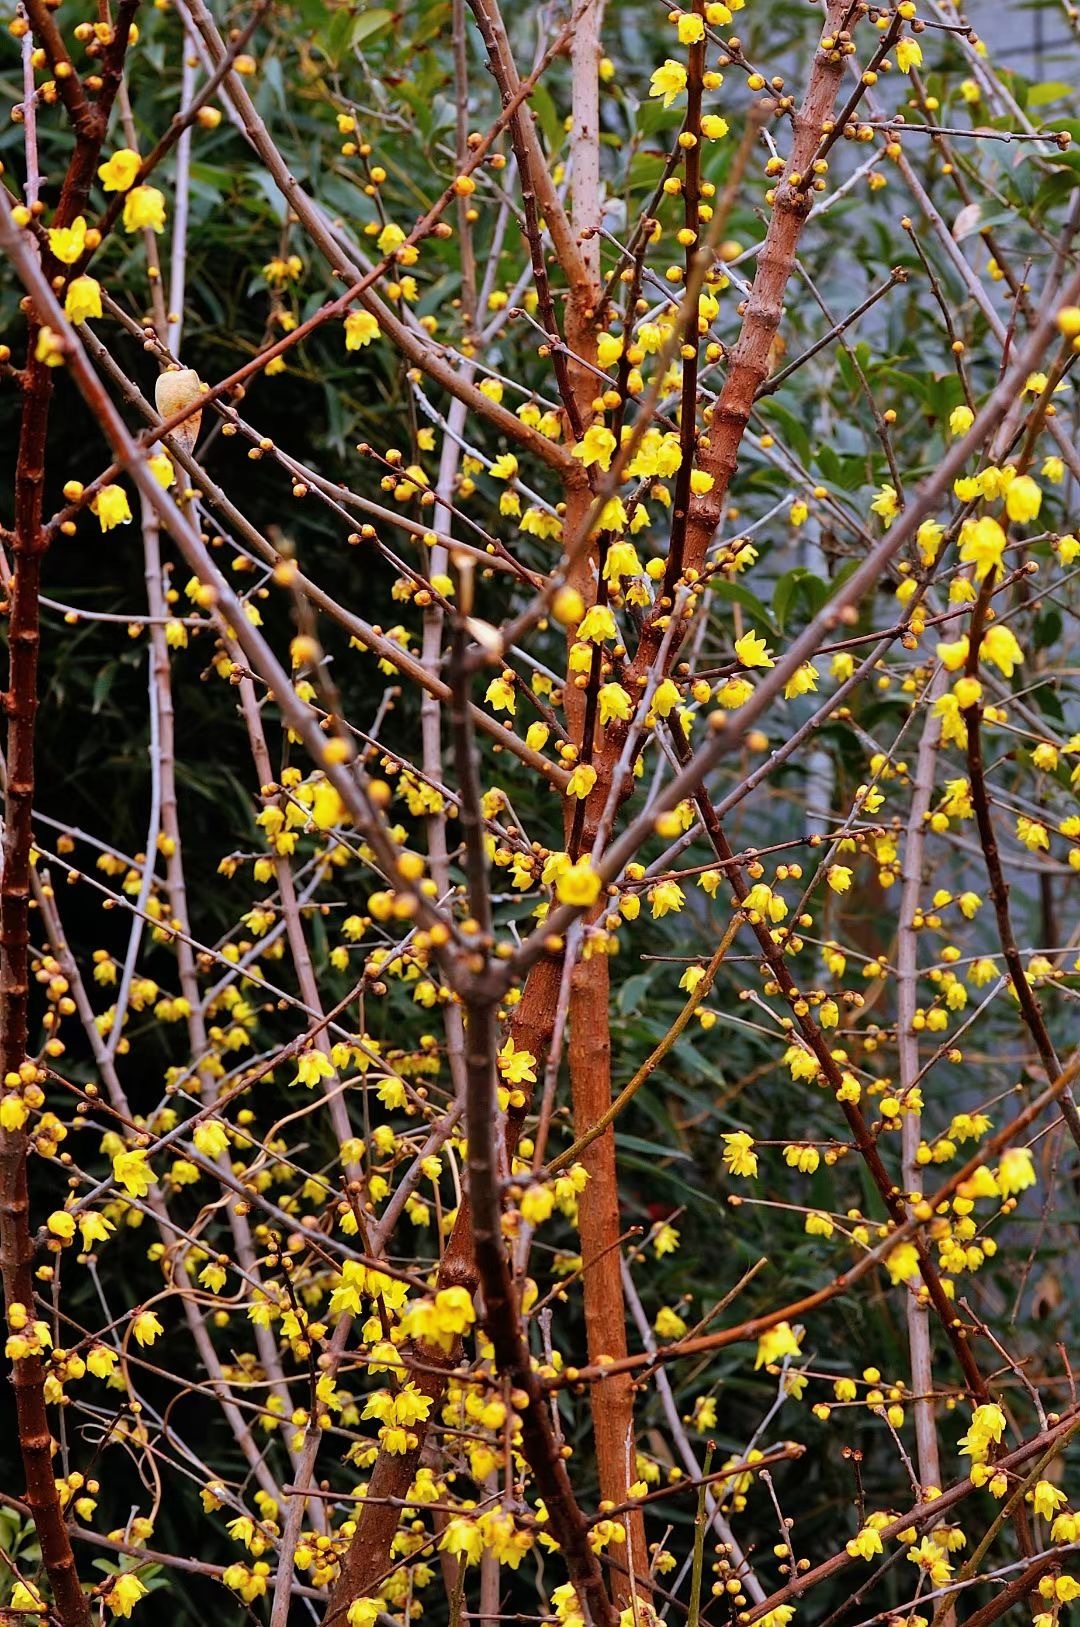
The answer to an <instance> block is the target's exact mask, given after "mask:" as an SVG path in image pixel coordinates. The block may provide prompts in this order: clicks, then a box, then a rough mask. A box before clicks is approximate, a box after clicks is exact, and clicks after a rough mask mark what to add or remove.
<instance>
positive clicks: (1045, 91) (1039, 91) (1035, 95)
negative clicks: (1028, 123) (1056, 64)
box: [1027, 79, 1075, 107]
mask: <svg viewBox="0 0 1080 1627" xmlns="http://www.w3.org/2000/svg"><path fill="white" fill-rule="evenodd" d="M1074 88H1075V87H1074V86H1072V85H1067V84H1066V83H1065V81H1064V80H1063V79H1047V80H1044V82H1043V83H1042V84H1041V85H1032V86H1031V88H1030V90H1029V91H1028V97H1027V102H1028V106H1029V107H1045V106H1046V105H1047V103H1048V102H1060V101H1063V100H1064V99H1065V98H1066V97H1069V96H1072V95H1073V92H1074Z"/></svg>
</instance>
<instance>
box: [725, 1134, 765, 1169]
mask: <svg viewBox="0 0 1080 1627" xmlns="http://www.w3.org/2000/svg"><path fill="white" fill-rule="evenodd" d="M722 1140H723V1143H724V1151H723V1153H722V1155H721V1156H722V1158H723V1160H724V1163H725V1164H726V1165H727V1168H728V1169H729V1170H730V1171H731V1173H732V1175H741V1176H744V1177H746V1178H749V1177H751V1176H754V1175H756V1174H757V1172H758V1161H757V1154H756V1153H755V1152H754V1138H753V1136H750V1135H748V1134H747V1133H746V1131H745V1130H732V1131H730V1132H729V1133H728V1134H726V1135H724V1136H723V1137H722Z"/></svg>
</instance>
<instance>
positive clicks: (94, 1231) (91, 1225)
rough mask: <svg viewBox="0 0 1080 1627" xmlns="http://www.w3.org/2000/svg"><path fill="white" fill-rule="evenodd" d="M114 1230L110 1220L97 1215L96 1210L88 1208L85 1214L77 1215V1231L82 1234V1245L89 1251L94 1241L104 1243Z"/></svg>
mask: <svg viewBox="0 0 1080 1627" xmlns="http://www.w3.org/2000/svg"><path fill="white" fill-rule="evenodd" d="M115 1230H116V1227H115V1226H114V1225H113V1223H112V1221H111V1220H107V1219H106V1217H105V1216H104V1215H99V1214H98V1213H97V1211H96V1210H94V1209H90V1210H88V1211H87V1213H86V1214H84V1215H80V1216H79V1231H80V1233H81V1235H82V1246H83V1249H84V1251H85V1252H87V1253H89V1251H90V1249H91V1248H93V1246H94V1244H95V1243H104V1242H106V1241H107V1240H108V1238H109V1236H110V1234H111V1233H112V1232H114V1231H115Z"/></svg>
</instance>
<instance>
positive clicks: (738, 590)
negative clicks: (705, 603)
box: [709, 582, 780, 638]
mask: <svg viewBox="0 0 1080 1627" xmlns="http://www.w3.org/2000/svg"><path fill="white" fill-rule="evenodd" d="M709 592H710V593H715V595H716V597H717V598H718V599H727V600H729V601H730V602H731V603H732V604H741V605H742V607H743V609H744V610H748V611H749V612H750V614H751V616H753V617H754V620H755V621H757V622H760V624H761V626H762V627H764V628H765V630H766V632H768V633H771V634H772V636H773V638H779V636H780V631H779V628H778V627H777V625H776V623H775V622H774V620H773V618H772V616H771V615H770V614H769V612H768V610H766V608H765V606H764V605H763V604H762V602H761V600H760V599H759V598H758V597H757V595H756V594H755V593H751V592H750V589H749V588H744V587H743V585H742V583H741V582H710V583H709Z"/></svg>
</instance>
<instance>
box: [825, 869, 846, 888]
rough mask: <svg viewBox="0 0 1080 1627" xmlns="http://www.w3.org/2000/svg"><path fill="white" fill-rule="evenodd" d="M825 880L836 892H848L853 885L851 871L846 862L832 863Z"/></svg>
mask: <svg viewBox="0 0 1080 1627" xmlns="http://www.w3.org/2000/svg"><path fill="white" fill-rule="evenodd" d="M825 880H826V881H827V882H828V883H829V886H830V887H831V888H832V890H833V892H834V893H846V892H847V891H848V890H849V888H850V887H851V871H850V870H849V868H848V866H847V865H846V864H830V866H829V868H828V869H827V870H826V872H825Z"/></svg>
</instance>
